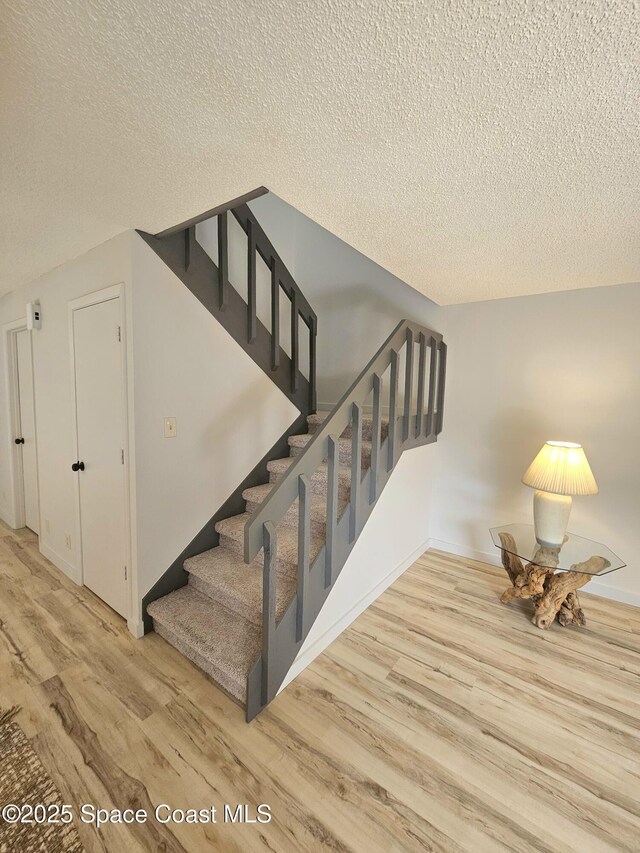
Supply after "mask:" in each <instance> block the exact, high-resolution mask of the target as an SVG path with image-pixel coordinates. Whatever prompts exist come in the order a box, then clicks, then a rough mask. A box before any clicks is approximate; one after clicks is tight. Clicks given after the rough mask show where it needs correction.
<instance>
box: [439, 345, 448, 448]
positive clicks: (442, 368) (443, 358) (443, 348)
mask: <svg viewBox="0 0 640 853" xmlns="http://www.w3.org/2000/svg"><path fill="white" fill-rule="evenodd" d="M438 349H439V350H440V365H439V369H438V415H437V418H436V435H440V433H441V432H442V422H443V420H444V382H445V376H446V372H447V345H446V344H445V342H444V341H440V346H439V347H438Z"/></svg>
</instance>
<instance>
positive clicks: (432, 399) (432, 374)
mask: <svg viewBox="0 0 640 853" xmlns="http://www.w3.org/2000/svg"><path fill="white" fill-rule="evenodd" d="M429 353H430V354H429V399H428V402H427V429H426V433H427V437H429V438H430V437H431V435H432V434H433V425H434V417H433V416H434V409H435V405H436V377H437V373H436V371H437V368H438V348H437V342H436V339H435V338H434V337H433V336H431V337H430V338H429Z"/></svg>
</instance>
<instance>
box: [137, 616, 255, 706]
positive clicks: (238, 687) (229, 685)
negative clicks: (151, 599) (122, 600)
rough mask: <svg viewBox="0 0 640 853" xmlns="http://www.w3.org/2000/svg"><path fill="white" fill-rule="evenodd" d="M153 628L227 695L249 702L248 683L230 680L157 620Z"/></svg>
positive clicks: (243, 702) (154, 621)
mask: <svg viewBox="0 0 640 853" xmlns="http://www.w3.org/2000/svg"><path fill="white" fill-rule="evenodd" d="M153 628H154V630H155V632H156V633H157V634H159V635H160V636H161V637H163V638H164V639H165V640H166V641H167V642H168V643H170V644H171V645H172V646H173V647H174V648H175V649H177V650H178V651H179V652H180V654H182V655H184V656H185V657H186V658H189V660H190V661H192V662H193V663H194V664H195V665H196V666H197V667H199V668H200V669H201V670H203V671H204V672H206V673H207V675H210V676H211V678H213V680H214V681H216V682H217V683H218V684H220V685H221V687H223V688H224V690H226V691H227V693H230V694H231V695H232V696H235V698H236V699H238V700H239V701H240V702H242V704H245V702H246V700H247V685H246V681H243V682H239V681H235V680H234V679H232V678H230V677H229V676H228V675H227V674H226V673H225V672H223V671H222V670H221V669H219V668H218V667H217V666H215V664H213V663H211V661H209V660H207V659H206V658H204V657H203V656H202V655H201V654H200V653H199V652H198V651H197V650H196V649H194V648H193V647H192V646H190V645H189V644H187V643H185V642H184V641H182V640H181V639H180V638H179V637H178V636H176V634H174V632H173V631H172V630H171V629H170V628H168V627H167V626H165V625H163V624H162V623H161V622H158V620H157V619H154V620H153Z"/></svg>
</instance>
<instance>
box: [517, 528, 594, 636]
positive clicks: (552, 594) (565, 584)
mask: <svg viewBox="0 0 640 853" xmlns="http://www.w3.org/2000/svg"><path fill="white" fill-rule="evenodd" d="M500 542H501V543H502V551H501V554H502V565H503V566H504V568H505V570H506V572H507V574H508V575H509V579H510V580H511V583H512V584H513V586H511V587H510V588H509V589H507V590H505V591H504V592H503V593H502V595H501V597H500V601H502V603H503V604H508V603H509V602H510V601H512V600H513V599H514V598H522V599H529V598H530V599H531V600H532V601H533V603H534V606H535V612H534V614H533V617H532V620H531V621H532V622H533V624H534V625H536V626H537V627H538V628H548V627H549V626H550V625H551V624H552V623H553V621H554V619H556V618H557V620H558V622H559V623H560V625H562V626H563V627H565V626H566V625H579V626H584V625H586V619H585V616H584V612H583V610H582V608H581V607H580V600H579V598H578V590H579V589H580V587H582V586H584V585H585V584H586V583H588V582H589V581H590V580H591V575H592V574H596V573H597V572H601V571H602V570H603V569H605V568H607V567H608V566H609V565H610V564H609V561H608V560H606V559H605V558H604V557H591V558H590V559H588V560H586V561H585V562H584V563H576V565H574V566H572V567H571V571H568V572H558V573H557V574H556V568H557V566H558V563H559V553H560V547H562V546H559V547H558V548H546V547H544V546H542V545H541V546H540V547H539V548H538V550H537V551H536V553H535V555H534V560H535V561H536V562H534V563H533V562H532V563H527V564H526V565H525V564H524V563H523V562H522V560H521V559H520V557H518V556H517V555H516V543H515V540H514V538H513V536H512V535H511V534H510V533H500ZM539 564H542V565H539Z"/></svg>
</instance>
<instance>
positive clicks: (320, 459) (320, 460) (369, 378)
mask: <svg viewBox="0 0 640 853" xmlns="http://www.w3.org/2000/svg"><path fill="white" fill-rule="evenodd" d="M416 345H417V346H418V347H419V356H418V366H417V367H418V383H417V389H415V390H416V393H417V396H416V398H415V400H416V404H415V407H414V376H413V364H414V350H415V347H416ZM403 349H405V351H406V359H405V376H404V404H403V410H402V413H400V412H399V401H398V372H399V356H400V353H401V351H402V350H403ZM427 350H429V351H430V357H429V369H428V371H427ZM446 352H447V347H446V344H445V343H444V341H443V338H442V335H441V334H439V333H438V332H434V331H433V330H431V329H428V328H426V327H425V326H421V325H420V324H418V323H414V322H412V321H410V320H402V321H401V322H400V323H399V324H398V325H397V326H396V328H395V329H394V330H393V332H392V333H391V335H389V337H388V338H387V340H386V341H385V342H384V344H383V345H382V346H381V347H380V349H379V350H378V352H377V353H376V354H375V355H374V356H373V358H372V359H371V361H370V362H369V363H368V364H367V366H366V367H365V368H364V370H363V371H362V372H361V373H360V375H359V376H358V377H357V378H356V379H355V381H354V382H353V383H352V385H351V387H350V388H349V389H348V390H347V391H346V392H345V394H344V395H343V396H342V398H341V399H340V401H339V402H338V403H337V404H336V406H335V407H334V408H333V410H332V411H331V412H330V413H329V414H328V415H327V417H326V419H325V420H324V422H323V423H322V424H321V425H320V426H319V428H318V429H317V431H316V432H315V434H314V435H313V436H312V438H311V440H310V441H309V443H308V444H307V445H306V447H305V448H304V450H303V452H302V453H301V454H300V456H298V457H296V458H295V459H294V460H293V461H292V463H291V465H290V467H289V468H288V469H287V471H286V472H285V473H284V475H283V476H282V478H281V479H280V480H279V481H278V482H277V483H276V485H275V486H274V488H273V489H272V490H271V492H270V494H269V495H268V497H267V498H266V500H264V501H263V502H262V503H261V505H260V507H259V508H258V510H257V511H256V512H255V513H253V514H252V515H251V517H250V518H249V519H248V521H247V523H246V524H245V528H244V559H245V562H246V563H251V562H252V561H253V560H254V559H255V558H256V556H257V555H258V553H259V551H260V550H261V549H264V559H263V614H262V652H261V654H260V656H259V657H258V658H257V660H256V661H255V663H254V665H253V667H252V669H251V671H250V672H249V675H248V678H247V719H252V718H253V717H254V716H255V715H256V714H257V713H258V712H259V711H260V709H261V708H262V707H264V706H265V705H266V704H268V703H269V702H270V701H271V700H272V699H273V697H274V696H275V694H276V692H277V690H278V688H279V686H280V685H281V684H282V681H283V680H284V677H285V676H286V672H287V671H288V667H289V666H290V664H291V663H292V661H293V659H294V658H295V654H296V653H297V651H298V650H299V648H300V646H301V643H302V642H303V640H304V638H305V637H306V635H307V633H308V631H309V627H310V625H311V624H312V622H313V618H315V616H316V615H317V613H318V612H319V610H320V607H321V606H322V603H323V601H324V599H325V598H326V595H327V594H328V592H329V590H330V588H331V586H332V585H333V583H334V582H335V580H336V578H337V577H338V574H339V572H340V570H341V568H342V566H343V565H344V563H345V561H346V558H347V556H348V554H349V552H350V550H351V548H352V547H353V544H354V543H355V541H356V539H357V537H358V535H359V532H360V530H361V529H362V527H363V526H364V523H365V522H366V520H367V518H368V517H369V514H370V513H371V511H372V509H373V506H374V505H375V503H376V501H377V499H378V497H379V495H380V492H381V491H382V489H383V488H384V485H385V484H386V482H387V480H388V478H389V476H390V474H391V472H392V471H393V469H394V467H395V465H396V463H397V461H398V459H399V457H400V455H401V453H402V452H403V451H404V450H407V449H409V448H412V447H418V446H420V445H423V444H428V443H430V442H434V441H436V440H437V436H438V434H439V433H440V431H441V430H442V422H443V409H444V385H445V372H446ZM387 369H390V383H389V386H390V387H389V420H388V428H387V437H386V438H385V439H384V440H383V437H382V432H383V430H382V420H383V418H382V393H383V375H384V374H385V373H386V371H387ZM371 393H373V417H372V425H371V462H370V466H369V468H368V470H367V471H366V473H365V475H364V477H363V474H362V411H363V406H364V403H365V401H366V400H367V399H368V398H369V395H370V394H371ZM425 400H426V401H427V402H426V406H427V411H426V412H425ZM434 407H435V409H434ZM349 427H351V461H350V477H349V480H348V483H349V503H348V506H347V508H346V510H345V512H344V514H343V515H342V516H340V517H339V515H338V506H339V492H340V485H341V484H340V479H341V478H340V465H339V459H340V444H339V439H340V436H342V435H343V434H345V433H346V431H347V429H348V428H349ZM325 461H326V463H327V469H326V470H327V474H326V476H327V487H326V542H325V545H324V547H323V548H321V550H320V552H319V553H318V554H317V556H316V559H315V561H314V562H313V565H311V561H310V520H311V499H310V492H311V478H312V477H313V475H314V473H315V472H316V470H317V469H318V468H319V467H320V466H321V465H323V464H324V463H325ZM344 484H345V480H344V478H342V487H343V488H344ZM296 500H298V559H297V564H298V565H297V589H296V593H295V595H294V598H293V600H292V602H291V604H290V606H289V608H288V609H287V610H286V612H285V614H284V615H283V616H282V618H281V619H280V621H279V622H278V623H277V624H276V616H275V614H276V585H277V583H278V578H277V565H278V529H277V528H278V524H279V523H280V522H281V521H282V519H283V518H284V516H285V515H286V514H287V513H288V512H289V510H290V508H291V507H292V506H293V504H294V503H295V501H296Z"/></svg>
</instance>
